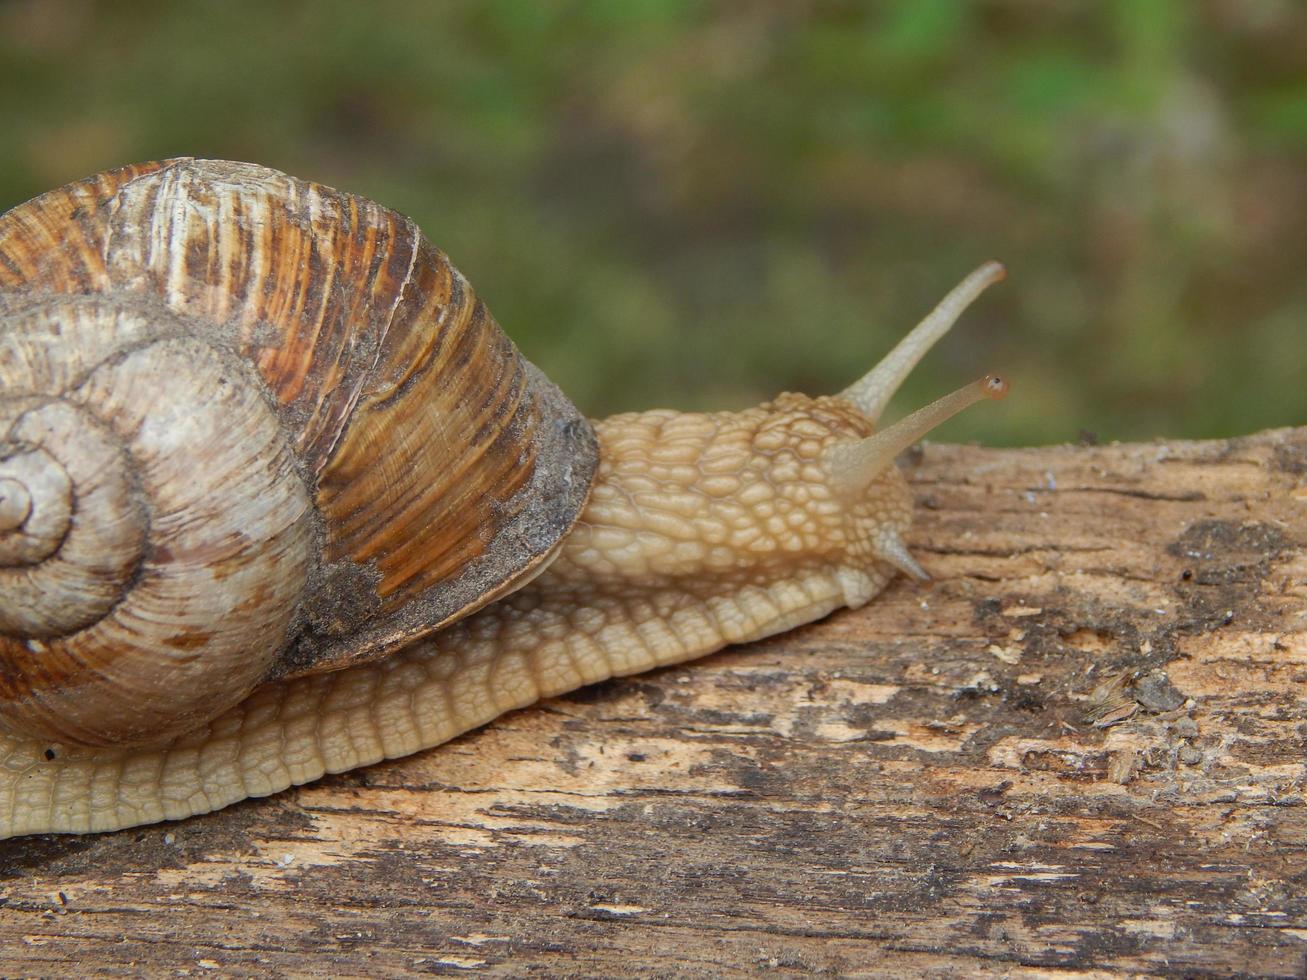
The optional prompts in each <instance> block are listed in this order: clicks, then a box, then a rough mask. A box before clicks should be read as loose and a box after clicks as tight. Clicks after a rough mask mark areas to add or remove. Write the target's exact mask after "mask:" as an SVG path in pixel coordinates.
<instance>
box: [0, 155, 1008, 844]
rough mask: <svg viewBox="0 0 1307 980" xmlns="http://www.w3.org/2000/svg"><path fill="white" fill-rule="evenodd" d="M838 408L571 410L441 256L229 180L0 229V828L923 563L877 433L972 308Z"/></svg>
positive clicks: (272, 189)
mask: <svg viewBox="0 0 1307 980" xmlns="http://www.w3.org/2000/svg"><path fill="white" fill-rule="evenodd" d="M1003 276H1004V270H1003V267H1002V266H1001V265H999V264H998V263H995V262H990V263H987V264H985V265H982V266H981V267H980V268H978V269H977V270H976V271H975V272H973V273H972V274H971V275H969V276H968V277H967V278H966V279H965V280H963V282H962V283H961V284H959V285H958V286H957V287H956V288H955V289H954V290H953V291H952V292H951V293H949V294H948V296H947V297H946V298H945V299H944V300H943V301H942V302H941V303H940V305H939V306H938V307H936V308H935V310H934V311H933V312H932V313H930V314H929V315H928V316H927V317H926V319H925V320H923V321H922V322H921V324H919V325H918V326H917V327H916V328H915V329H914V330H913V331H912V332H911V333H909V334H908V335H907V336H906V337H905V338H904V339H903V340H902V341H901V342H900V343H899V344H898V346H896V347H895V348H894V350H893V351H892V352H891V353H890V354H889V355H888V356H887V357H886V358H885V359H884V360H883V361H881V362H880V364H878V365H877V366H876V367H875V368H874V369H872V370H871V371H870V372H869V373H868V374H867V375H865V376H864V377H863V378H862V379H861V380H858V381H856V382H855V383H854V384H853V385H851V386H850V387H849V388H847V389H846V390H845V391H843V392H842V393H840V394H838V395H832V396H821V397H809V396H806V395H798V394H782V395H780V396H778V397H777V398H775V399H774V400H772V401H770V402H768V403H766V404H763V405H761V406H758V407H757V408H753V409H749V410H746V411H737V412H719V413H712V414H691V413H677V412H672V411H648V412H639V413H631V414H623V415H617V416H614V417H611V418H608V419H604V420H602V421H597V422H594V423H593V424H591V423H588V422H587V421H586V420H585V419H584V418H583V417H582V416H581V415H580V413H579V412H578V411H577V410H576V409H575V408H573V407H572V405H571V404H570V403H569V402H568V401H567V400H566V399H565V398H564V397H563V396H562V394H561V393H560V392H559V391H558V390H557V389H556V388H555V387H554V386H553V385H552V384H551V383H550V382H549V381H548V380H547V379H545V377H544V376H543V375H542V374H541V373H540V372H539V371H538V370H537V369H536V368H535V367H533V366H532V365H530V364H529V363H528V362H526V361H525V360H524V359H523V358H522V357H521V356H520V354H519V353H518V351H517V349H516V348H515V347H514V346H513V344H512V343H511V341H509V340H508V339H507V338H506V336H505V335H504V334H503V333H501V332H500V330H499V329H498V327H497V326H496V324H495V322H494V320H493V319H492V318H491V317H490V315H489V313H488V312H487V310H486V308H485V306H484V305H483V304H482V303H481V302H480V300H478V299H477V297H476V295H475V293H474V292H473V290H472V288H471V287H470V286H469V284H468V283H467V282H466V281H465V280H464V279H463V278H462V276H461V275H460V274H459V273H458V272H457V271H455V269H454V268H453V266H452V265H451V264H450V262H449V260H448V259H447V258H446V257H445V255H444V254H443V253H441V252H440V251H438V250H437V249H435V248H434V247H433V246H431V245H430V244H429V243H428V242H427V241H426V240H425V239H424V238H423V237H422V235H421V234H420V233H419V231H418V230H417V229H416V227H415V226H414V225H413V224H412V223H411V222H410V221H408V220H407V219H405V218H403V217H401V216H400V215H398V214H396V213H395V212H393V211H390V210H388V209H386V208H384V207H382V206H380V205H378V204H375V203H373V202H370V201H367V200H365V199H363V198H360V197H357V196H354V195H350V194H346V193H342V192H339V191H335V190H333V189H330V188H327V187H324V186H321V185H318V184H314V183H310V182H307V181H302V180H298V179H296V178H293V177H289V176H287V175H285V174H282V173H279V172H276V171H273V170H269V169H266V168H263V167H259V166H255V165H252V164H243V163H232V162H224V161H205V160H194V159H189V158H181V159H175V160H167V161H163V162H157V163H147V164H141V165H136V166H129V167H124V168H121V169H117V170H113V171H108V172H105V173H101V174H98V175H96V176H93V177H90V178H88V179H85V180H81V181H78V182H75V183H73V184H70V185H67V186H65V187H63V188H60V189H58V190H54V191H51V192H49V193H47V194H44V195H41V196H40V197H37V198H35V199H33V200H32V201H29V202H27V203H26V204H22V205H20V206H18V207H16V208H14V209H13V210H11V211H9V212H8V213H6V214H4V215H3V216H0V836H5V837H8V836H14V835H21V834H31V833H84V832H98V831H106V830H112V829H117V828H122V827H128V826H134V825H138V824H144V823H150V822H155V821H160V820H169V819H180V818H183V817H187V816H190V815H193V814H198V813H204V812H208V811H211V810H214V809H217V808H220V807H223V806H226V805H228V804H230V803H233V802H235V801H237V800H240V799H244V798H247V797H252V796H261V795H266V794H270V793H274V792H277V791H279V790H282V789H285V788H286V787H289V786H292V785H297V784H302V783H305V782H308V781H310V780H313V779H316V778H318V777H319V776H321V775H323V774H324V773H327V772H340V771H343V770H347V769H351V768H354V767H358V766H364V765H368V764H370V763H373V762H376V761H379V760H381V759H383V758H393V757H397V756H402V755H406V754H409V753H412V752H416V751H418V750H420V749H423V748H428V747H431V746H434V745H438V744H440V743H441V742H444V741H447V740H449V739H451V738H453V737H454V736H456V735H458V734H460V733H462V732H465V731H467V730H469V729H471V728H474V727H476V726H478V725H481V724H484V723H486V722H487V721H490V720H491V719H493V718H494V717H496V716H498V715H500V714H502V713H504V712H506V711H509V710H511V709H514V708H518V707H522V706H524V705H527V704H530V703H531V702H533V701H536V700H538V699H540V698H542V697H547V696H550V695H554V694H559V693H562V692H565V691H568V690H571V689H573V688H576V687H579V686H581V685H584V684H589V683H593V682H596V681H599V680H602V679H605V678H608V677H613V676H617V675H624V674H630V673H635V672H638V671H643V670H647V669H650V668H653V667H655V666H659V665H663V664H670V663H675V662H679V661H683V660H687V659H690V658H693V657H698V656H700V655H703V654H706V653H709V652H711V651H714V650H717V649H720V648H721V647H723V646H725V645H727V644H731V643H740V642H745V641H748V640H753V639H757V638H760V637H764V636H768V635H771V634H775V633H778V632H782V631H784V630H788V629H790V628H792V627H795V626H798V625H800V624H803V623H806V622H810V621H812V620H815V619H819V618H821V617H823V616H825V615H827V614H828V613H830V612H832V611H834V610H835V609H838V608H841V607H844V606H849V607H855V608H856V607H859V606H861V605H863V604H865V603H867V602H868V601H869V600H870V599H872V597H874V596H875V595H876V594H877V593H878V592H880V591H881V589H883V588H884V586H885V585H886V583H887V582H888V581H889V580H890V579H891V577H892V576H893V575H894V574H895V572H896V571H902V572H904V573H906V574H907V575H909V576H913V577H916V578H925V577H926V573H925V572H924V570H923V569H922V568H921V567H920V566H919V565H918V564H917V562H916V561H915V560H914V559H913V558H912V556H911V555H910V554H909V553H908V551H907V549H906V547H905V546H904V544H903V539H902V535H903V532H904V530H905V529H906V528H907V527H908V526H909V523H910V521H911V517H912V506H911V498H910V494H909V491H908V488H907V484H906V482H905V480H904V479H903V477H902V476H901V475H900V473H899V471H898V469H897V467H896V466H895V457H896V456H897V455H898V454H899V453H900V452H902V451H903V450H905V449H907V448H908V447H909V446H911V445H912V444H913V443H914V442H915V441H916V440H918V439H919V438H921V436H923V435H924V434H925V433H926V432H928V431H929V430H930V429H931V428H933V427H934V426H936V425H938V424H939V423H940V422H942V421H944V420H945V419H947V418H949V417H950V416H952V415H953V414H955V413H956V412H958V411H960V410H961V409H963V408H965V407H966V406H968V405H970V404H973V403H974V402H976V401H978V400H980V399H983V398H998V397H1002V395H1003V394H1004V393H1005V392H1006V387H1007V386H1006V383H1005V382H1004V381H1002V380H1001V379H999V378H997V377H994V376H992V375H990V376H986V377H985V378H982V379H981V380H979V381H976V382H974V383H972V384H970V385H967V386H965V387H964V388H962V389H960V390H958V391H956V392H954V393H953V394H951V395H948V396H946V397H944V398H942V399H940V400H939V401H937V402H935V403H933V404H932V405H930V406H928V407H926V408H923V409H921V410H919V411H917V412H914V413H912V414H910V415H908V416H907V417H906V418H904V419H902V420H901V421H899V422H897V423H895V424H894V425H891V426H889V427H888V428H884V429H881V430H879V431H876V430H875V425H876V423H877V421H878V420H879V417H880V415H881V413H882V411H883V410H884V408H885V406H886V404H887V402H888V401H889V399H890V397H891V396H892V395H893V394H894V392H895V390H896V389H897V388H898V386H899V384H900V383H901V382H902V380H903V379H904V377H905V376H906V375H907V374H908V373H909V372H910V371H911V370H912V368H913V366H914V365H915V364H916V363H917V361H918V360H919V359H920V358H921V357H922V356H923V355H924V354H925V352H926V351H927V350H928V349H929V348H930V347H931V345H932V344H934V343H935V341H936V340H938V339H939V338H940V337H941V336H942V335H943V334H944V333H945V332H946V331H947V330H948V329H949V327H950V326H951V325H952V324H953V322H954V321H955V320H956V319H957V318H958V317H959V316H960V314H961V313H962V311H963V310H964V309H965V308H966V307H967V306H968V305H969V304H970V303H971V302H972V301H973V300H974V299H975V298H976V297H977V296H978V295H979V294H980V293H981V292H982V291H983V290H984V289H985V288H987V287H988V286H989V285H991V284H993V283H995V282H997V281H998V280H1000V279H1002V278H1003Z"/></svg>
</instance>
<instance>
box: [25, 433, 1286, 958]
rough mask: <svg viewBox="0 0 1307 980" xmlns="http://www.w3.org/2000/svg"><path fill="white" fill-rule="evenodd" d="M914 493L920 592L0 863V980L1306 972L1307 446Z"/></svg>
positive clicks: (936, 450)
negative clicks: (246, 797) (274, 792)
mask: <svg viewBox="0 0 1307 980" xmlns="http://www.w3.org/2000/svg"><path fill="white" fill-rule="evenodd" d="M904 467H905V470H906V472H907V473H908V475H909V477H910V479H911V481H912V484H913V486H914V488H915V492H916V496H917V498H918V503H919V512H918V514H919V516H918V521H917V526H916V528H915V530H914V532H913V534H912V540H911V542H910V543H911V544H912V545H913V547H914V550H915V552H916V554H917V555H918V556H919V557H920V558H921V560H922V562H923V564H925V565H926V566H927V567H928V568H929V569H930V570H931V571H932V572H933V573H934V575H935V576H936V579H935V581H934V583H932V584H929V585H926V586H921V585H916V584H913V583H909V582H906V581H900V582H897V583H896V584H894V585H893V586H892V587H891V588H890V589H889V590H888V591H887V592H886V593H885V594H884V595H883V596H881V597H880V598H879V599H878V600H876V601H875V602H873V603H872V604H871V605H870V606H868V607H867V608H865V609H863V610H860V611H857V612H845V613H841V614H837V615H835V616H832V617H830V618H829V619H827V620H826V621H825V622H822V623H820V624H817V625H814V626H811V627H808V628H804V629H800V630H796V631H794V632H792V633H789V634H787V635H785V636H781V637H777V638H775V639H772V640H769V641H766V642H762V643H756V644H753V645H750V646H747V647H741V648H735V649H731V650H728V651H725V652H723V653H721V654H718V655H716V656H713V657H710V658H707V659H705V660H702V661H699V662H697V663H692V664H687V665H684V666H681V667H676V668H672V669H667V670H663V671H659V672H656V673H653V674H649V675H644V676H639V677H633V678H629V679H625V680H620V681H613V682H609V683H605V684H601V685H598V686H596V687H593V688H590V689H586V690H582V691H579V692H577V693H575V694H573V695H570V696H568V697H563V698H556V699H554V700H552V701H549V702H546V703H543V704H541V705H539V706H537V707H534V708H530V709H527V710H524V711H520V712H516V713H514V714H511V715H509V716H507V717H505V718H502V719H500V720H499V721H497V722H495V723H494V724H492V725H489V726H487V727H486V728H484V729H481V730H479V731H477V732H474V733H472V734H470V735H468V736H466V737H463V738H460V739H458V740H457V741H455V742H453V743H450V744H448V745H446V746H444V747H442V748H439V749H436V750H433V751H430V752H426V753H423V754H421V755H418V756H415V757H412V758H408V759H402V760H398V761H395V762H392V763H387V764H383V765H378V766H374V767H372V768H370V769H367V770H363V771H359V772H353V773H348V774H345V775H342V776H337V777H332V778H328V779H324V780H321V781H320V782H318V783H316V784H314V785H311V786H307V787H304V788H301V789H299V790H295V791H292V792H288V793H284V794H281V795H279V796H275V797H272V798H269V799H264V800H253V801H249V802H246V803H243V804H240V805H237V806H234V807H231V808H229V809H227V810H224V811H222V812H219V813H216V814H212V815H210V816H207V817H200V818H194V819H191V820H187V821H184V822H181V823H177V824H165V825H159V826H156V827H149V828H144V829H138V830H130V831H124V832H121V833H117V834H107V835H102V836H96V837H80V838H78V837H58V838H57V837H45V838H28V839H18V840H11V841H7V842H4V843H3V844H0V974H57V973H64V972H71V971H73V970H74V969H80V970H81V971H86V970H94V971H96V972H103V973H120V974H121V973H137V972H140V971H143V970H151V971H156V972H164V971H169V972H185V971H189V972H190V973H191V974H192V975H195V974H204V973H206V972H207V973H220V974H223V975H243V974H254V973H258V974H260V975H269V974H271V975H283V974H304V973H321V974H324V975H327V974H329V975H364V974H366V975H396V976H399V975H409V974H422V973H442V972H462V971H466V970H485V971H488V972H493V973H499V974H512V975H523V974H528V973H534V974H547V975H557V974H572V975H607V976H612V975H623V974H625V975H630V974H637V975H648V974H658V975H677V976H683V975H709V974H711V975H715V976H750V975H753V974H757V973H764V972H774V973H777V974H780V975H800V974H806V973H826V974H837V975H845V974H876V973H885V974H899V975H902V974H932V975H944V974H949V973H957V974H966V975H972V976H989V975H995V976H997V975H1007V976H1022V975H1028V976H1037V975H1053V974H1054V973H1056V974H1057V975H1058V976H1066V975H1072V976H1074V975H1090V974H1096V975H1097V974H1098V973H1099V972H1100V971H1145V972H1150V973H1157V974H1172V975H1201V974H1213V975H1227V974H1255V975H1278V976H1301V975H1303V972H1304V970H1305V969H1307V805H1305V804H1304V785H1305V783H1307V767H1305V766H1304V762H1305V761H1307V752H1305V749H1307V550H1305V546H1307V428H1304V429H1286V430H1279V431H1274V432H1267V433H1262V434H1260V435H1256V436H1250V437H1247V438H1240V439H1232V440H1228V441H1215V442H1186V443H1162V442H1158V443H1153V444H1148V445H1125V446H1108V447H1091V446H1080V447H1056V448H1047V449H1029V450H1001V451H996V450H985V449H976V448H969V447H962V446H946V445H930V446H927V447H926V448H924V449H923V450H920V451H918V452H916V453H915V454H913V455H912V456H910V457H909V458H908V459H906V460H905V461H904Z"/></svg>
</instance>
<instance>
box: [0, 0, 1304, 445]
mask: <svg viewBox="0 0 1307 980" xmlns="http://www.w3.org/2000/svg"><path fill="white" fill-rule="evenodd" d="M1304 50H1307V8H1304V7H1303V6H1301V5H1298V4H1293V3H1271V2H1267V3H1250V4H1234V3H1226V2H1218V0H1205V2H1198V0H1194V2H1190V0H1114V2H1103V3H1099V4H1063V3H1043V2H1035V0H1003V2H1000V0H991V2H977V3H962V2H954V0H914V2H912V3H862V2H852V0H847V2H834V0H826V2H822V0H815V2H810V3H804V4H799V3H761V2H759V3H734V2H725V0H722V2H716V3H710V2H707V0H639V2H634V0H621V2H618V0H611V2H600V0H584V2H583V0H573V2H553V3H540V2H535V0H532V2H527V0H521V2H508V0H499V2H458V3H420V2H415V0H409V2H398V0H391V2H376V3H360V2H357V0H353V2H343V0H341V2H314V3H307V2H301V3H270V2H264V0H260V2H255V0H228V2H223V3H219V2H216V0H210V2H200V0H188V2H176V3H172V4H166V5H165V4H147V3H139V2H116V3H108V2H101V3H94V2H89V0H87V2H77V0H7V2H3V0H0V207H3V206H8V205H10V204H14V203H17V202H19V201H21V200H23V199H25V198H27V197H30V196H32V195H34V194H36V193H39V192H40V191H42V190H44V189H47V188H49V187H52V186H55V185H58V184H60V183H63V182H65V181H67V180H70V179H73V178H76V177H79V176H84V175H86V174H88V173H91V172H94V171H96V170H99V169H103V168H106V167H110V166H113V165H116V164H121V163H125V162H129V161H133V160H142V159H149V158H157V157H163V156H170V155H177V154H193V155H204V156H219V157H228V158H236V159H247V160H254V161H257V162H260V163H264V164H267V165H269V166H273V167H277V168H279V169H282V170H286V171H288V172H291V173H294V174H297V175H299V176H303V177H309V178H313V179H317V180H321V181H324V182H326V183H330V184H334V185H336V186H339V187H343V188H346V189H349V190H353V191H357V192H359V193H363V194H366V195H368V196H370V197H374V198H376V199H378V200H380V201H383V202H384V203H386V204H389V205H391V206H392V207H395V208H397V209H398V210H401V211H404V212H406V213H408V214H411V215H412V216H414V217H415V218H416V219H417V220H418V222H419V224H421V226H422V227H423V228H424V230H425V231H426V232H427V234H428V236H429V237H430V238H431V239H432V240H433V241H434V242H435V243H437V244H438V245H440V246H441V247H442V248H444V249H445V250H446V251H447V252H448V253H449V254H450V255H451V256H452V257H453V259H454V261H455V262H456V263H457V264H458V266H459V267H460V268H461V269H462V270H463V271H464V273H466V274H467V276H468V277H469V278H470V279H471V280H472V282H473V283H474V284H475V286H476V287H477V289H478V291H479V292H480V293H481V295H482V296H483V297H485V298H486V300H487V302H488V303H489V304H490V307H491V309H492V310H493V311H494V313H495V315H496V317H497V318H498V319H499V320H500V322H501V323H502V324H503V325H504V327H505V328H506V329H507V330H508V332H509V333H510V334H511V335H512V336H513V337H514V338H515V339H516V340H517V341H518V342H519V344H520V345H521V346H522V348H523V349H524V350H525V351H526V352H527V354H528V356H530V357H531V358H532V359H533V360H535V361H537V362H538V363H539V364H540V365H541V366H542V367H544V368H545V370H546V371H547V372H548V373H549V374H550V375H551V376H552V377H554V378H555V379H556V380H557V381H558V382H559V383H560V384H561V385H562V386H563V387H564V389H565V390H567V391H568V392H569V393H570V394H571V395H572V396H573V398H574V399H575V400H576V401H577V403H578V404H579V405H580V406H581V407H582V408H583V409H584V410H586V411H587V412H590V413H592V414H604V413H607V412H612V411H618V410H624V409H632V408H640V407H646V406H651V405H662V404H670V405H677V406H681V407H686V408H710V407H738V406H741V405H744V404H747V403H749V402H752V401H756V400H759V399H761V398H764V397H766V396H767V395H769V394H770V393H773V392H775V391H777V390H780V389H784V388H791V389H801V390H807V391H813V392H818V391H830V390H835V389H838V388H840V387H842V386H843V385H844V384H845V383H847V382H848V381H849V380H850V379H852V378H853V377H854V376H855V375H856V374H858V373H859V372H860V371H861V370H862V369H864V368H865V367H866V366H867V365H869V364H870V363H872V362H873V361H874V360H875V358H876V357H877V356H878V355H879V354H880V353H881V352H883V351H884V350H886V349H887V348H888V347H889V346H890V345H891V344H892V343H893V342H894V341H895V340H896V339H897V337H898V336H899V335H900V334H901V333H902V332H903V331H904V330H906V329H907V328H908V327H909V326H911V324H912V323H913V322H914V321H915V320H916V318H917V317H919V316H920V315H921V314H922V313H924V312H925V311H926V310H927V309H928V308H929V307H930V306H931V305H932V304H933V302H934V301H935V300H936V299H937V298H938V297H939V296H941V295H942V294H943V292H944V291H945V290H947V289H948V288H949V287H950V286H952V285H953V283H954V282H955V281H956V280H957V279H959V278H960V277H961V276H962V275H963V274H964V273H965V272H967V271H968V270H969V269H970V268H972V267H973V266H975V265H976V264H978V263H979V262H981V261H982V260H984V259H988V258H991V257H996V258H1001V259H1003V260H1004V261H1005V262H1006V263H1007V264H1008V266H1009V269H1010V271H1011V279H1010V281H1009V282H1008V283H1006V284H1004V285H1002V286H1000V287H998V288H997V289H996V290H995V291H994V292H993V294H992V295H990V296H987V297H986V298H985V299H984V300H982V302H981V303H980V304H979V306H978V307H977V308H976V310H975V311H973V312H972V313H971V314H969V315H968V316H967V317H966V319H965V320H964V321H963V323H962V325H961V326H960V328H959V329H958V331H957V332H956V334H955V335H954V336H952V337H950V338H948V340H947V341H945V342H944V344H942V345H941V347H940V349H939V350H937V351H936V352H935V353H933V354H932V355H931V357H930V358H929V359H928V360H927V362H926V363H925V364H923V366H922V368H921V369H920V372H919V374H918V375H916V376H914V378H913V379H912V380H911V382H910V383H909V385H908V386H907V387H906V389H905V391H904V393H903V395H902V396H901V397H900V398H899V399H898V401H897V403H896V406H897V407H896V409H895V411H906V410H908V409H910V408H913V407H916V405H918V404H919V403H921V402H923V401H924V400H926V399H929V398H931V397H934V396H935V395H937V394H940V393H942V392H943V391H945V390H947V389H949V388H952V387H955V386H956V385H959V384H961V383H963V382H965V381H967V380H970V379H971V378H972V377H974V376H976V375H978V374H980V373H983V372H984V371H986V370H991V369H1001V370H1003V371H1006V372H1007V373H1009V374H1010V375H1011V377H1012V379H1013V389H1014V390H1013V395H1012V397H1011V398H1009V400H1008V401H1007V402H1005V403H1004V404H1002V405H1001V406H985V407H982V408H977V409H975V410H974V411H973V412H971V413H968V414H967V415H966V416H964V417H962V418H960V419H958V420H957V421H956V422H953V423H950V425H949V427H948V428H947V429H946V430H944V431H942V432H941V437H943V438H953V439H980V440H984V441H986V442H992V443H998V444H1009V445H1011V444H1023V443H1035V442H1047V441H1061V440H1073V439H1075V438H1077V436H1078V434H1079V433H1080V432H1081V430H1091V431H1093V432H1096V433H1097V434H1098V435H1099V437H1100V438H1103V439H1118V438H1120V439H1126V438H1132V439H1133V438H1150V437H1154V436H1169V437H1182V436H1191V437H1202V436H1219V435H1230V434H1237V433H1242V432H1250V431H1253V430H1256V429H1258V428H1262V427H1266V426H1275V425H1290V424H1302V423H1304V422H1307V383H1304V382H1305V381H1307V275H1304V274H1303V272H1304V265H1305V264H1307V263H1304V258H1305V257H1307V181H1305V180H1304V178H1303V174H1305V173H1307V84H1305V83H1304V81H1303V75H1302V69H1301V66H1302V52H1303V51H1304Z"/></svg>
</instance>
